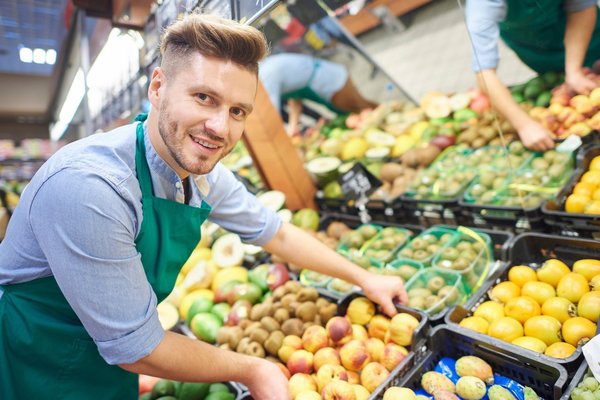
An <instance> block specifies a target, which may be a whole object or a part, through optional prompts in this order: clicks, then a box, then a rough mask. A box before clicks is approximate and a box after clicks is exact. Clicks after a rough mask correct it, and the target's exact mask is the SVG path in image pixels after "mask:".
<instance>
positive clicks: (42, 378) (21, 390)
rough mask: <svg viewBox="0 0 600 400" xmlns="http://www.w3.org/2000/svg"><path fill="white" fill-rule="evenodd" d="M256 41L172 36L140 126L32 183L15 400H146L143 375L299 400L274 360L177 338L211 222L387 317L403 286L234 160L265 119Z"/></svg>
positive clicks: (4, 264) (6, 344)
mask: <svg viewBox="0 0 600 400" xmlns="http://www.w3.org/2000/svg"><path fill="white" fill-rule="evenodd" d="M266 52H267V45H266V42H265V39H264V37H263V36H262V34H261V33H260V32H258V31H257V30H256V29H254V28H251V27H247V26H244V25H240V24H238V23H235V22H232V21H227V20H222V19H219V18H216V17H210V16H201V15H192V16H189V17H187V18H186V19H184V20H183V21H179V22H177V23H175V24H174V25H172V26H170V27H169V28H168V29H167V31H166V32H165V35H164V37H163V40H162V43H161V54H162V63H161V67H159V68H157V69H156V70H155V71H154V72H153V74H152V79H151V82H150V86H149V89H148V97H149V99H150V102H151V103H152V111H151V112H150V114H149V115H148V117H147V120H146V118H145V116H141V118H139V120H138V122H136V123H134V124H132V125H128V126H125V127H122V128H119V129H116V130H114V131H111V132H108V133H103V134H97V135H93V136H90V137H89V138H86V139H83V140H80V141H77V142H75V143H72V144H70V145H68V146H65V147H64V148H63V149H61V150H60V151H59V152H58V153H56V154H55V155H54V156H53V157H52V158H51V159H50V160H48V162H46V163H45V164H44V165H43V166H42V168H41V169H40V170H39V171H38V173H37V174H36V175H35V177H34V178H33V179H32V181H31V183H30V185H29V186H28V188H27V190H25V192H24V193H23V196H22V198H21V202H20V204H19V206H18V207H17V209H16V210H15V213H14V215H13V217H12V219H11V221H10V224H9V227H8V231H7V235H6V238H5V240H4V241H3V242H2V243H1V244H0V296H1V297H0V382H1V384H0V398H1V399H3V400H13V399H33V398H38V397H40V396H43V397H44V398H48V399H61V400H65V399H77V400H80V399H86V400H87V399H104V400H106V399H136V398H137V379H138V378H137V374H138V373H143V374H147V375H153V376H158V377H162V378H167V379H174V380H179V381H188V382H199V381H202V382H209V381H210V382H212V381H227V380H232V381H239V382H242V383H244V384H246V385H247V386H248V387H249V389H250V391H251V392H252V395H253V397H254V398H255V399H257V400H263V399H274V400H282V399H287V398H289V393H288V386H287V381H286V378H285V376H284V375H283V373H282V372H281V371H280V370H279V368H278V367H277V366H276V365H275V364H273V363H271V362H269V361H266V360H264V359H260V358H256V357H250V356H246V355H242V354H237V353H234V352H230V351H225V350H221V349H218V348H216V347H214V346H211V345H209V344H206V343H203V342H201V341H198V340H192V339H189V338H187V337H185V336H182V335H179V334H176V333H173V332H164V331H163V330H162V328H161V326H160V323H159V321H158V317H157V312H156V305H157V302H159V301H161V300H162V299H164V298H165V297H166V296H167V295H168V294H169V293H170V292H171V290H172V288H173V285H174V283H175V279H176V277H177V274H178V273H179V269H180V267H181V266H182V265H183V263H184V262H185V261H186V259H187V258H188V256H189V255H190V253H191V252H192V250H193V249H194V248H195V247H196V245H197V243H198V241H199V240H200V225H201V224H202V222H204V221H205V220H206V219H207V218H208V219H210V220H212V221H214V222H215V223H218V224H219V225H221V226H223V227H224V228H226V229H228V230H230V231H232V232H236V233H238V234H239V235H240V236H241V237H242V239H243V240H244V241H246V242H248V243H253V244H255V245H260V246H264V247H265V248H266V249H267V250H268V251H270V252H272V253H274V254H277V255H279V256H281V257H282V258H285V259H287V260H289V261H290V262H292V263H294V264H297V265H299V266H301V267H305V268H310V269H313V270H316V271H319V272H322V273H326V274H329V275H333V276H337V277H339V278H342V279H345V280H347V281H349V282H352V283H354V284H357V285H359V286H361V287H362V288H363V290H364V291H365V293H366V294H367V295H368V296H369V297H370V298H371V299H372V300H374V301H375V302H377V303H379V304H380V305H381V306H382V307H383V309H384V310H385V312H386V313H388V314H390V315H393V314H394V313H395V308H394V306H393V303H392V300H393V299H394V298H397V299H400V300H401V301H403V302H406V300H407V299H406V292H405V290H404V288H403V286H402V282H401V280H400V279H399V278H395V277H383V276H379V275H373V274H370V273H368V272H366V271H365V270H363V269H361V268H359V267H357V266H356V265H354V264H352V263H350V262H349V261H347V260H346V259H344V258H342V257H341V256H339V255H337V254H336V253H334V252H332V251H331V250H329V249H328V248H327V247H325V246H324V245H323V244H322V243H320V242H319V241H317V240H316V239H315V238H313V237H311V236H309V235H307V234H306V233H304V232H303V231H301V230H300V229H297V228H295V227H294V226H292V225H290V224H286V223H282V222H281V221H280V220H279V219H278V217H277V216H276V214H274V213H273V212H270V211H268V210H266V209H265V208H263V207H262V206H261V205H260V203H259V202H258V201H257V200H256V198H254V197H253V196H252V195H251V194H249V193H248V192H247V191H246V190H245V189H244V187H243V186H242V185H241V184H240V183H239V182H238V181H237V180H236V179H235V177H234V176H233V175H232V174H231V172H229V171H228V170H227V169H225V168H224V167H223V166H222V165H221V164H220V163H219V161H220V160H221V159H222V158H223V157H224V156H225V155H226V154H228V153H229V152H230V151H231V149H232V148H233V146H234V145H235V143H236V142H237V141H238V140H239V139H240V137H241V135H242V133H243V131H244V124H245V120H246V117H247V116H248V114H249V113H250V112H252V107H253V104H254V98H255V95H256V90H257V73H258V61H259V60H260V59H261V58H262V57H263V56H264V55H265V53H266Z"/></svg>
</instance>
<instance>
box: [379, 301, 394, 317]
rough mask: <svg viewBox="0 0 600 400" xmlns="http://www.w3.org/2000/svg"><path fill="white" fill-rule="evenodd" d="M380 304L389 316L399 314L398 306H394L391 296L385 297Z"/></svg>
mask: <svg viewBox="0 0 600 400" xmlns="http://www.w3.org/2000/svg"><path fill="white" fill-rule="evenodd" d="M379 305H380V306H381V309H382V310H383V312H384V313H385V314H386V315H387V316H388V317H393V316H394V315H396V314H398V311H397V310H396V306H394V303H393V302H392V299H391V298H389V297H386V298H385V299H383V300H382V302H381V304H379Z"/></svg>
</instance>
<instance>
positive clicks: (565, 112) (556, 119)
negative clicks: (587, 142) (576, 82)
mask: <svg viewBox="0 0 600 400" xmlns="http://www.w3.org/2000/svg"><path fill="white" fill-rule="evenodd" d="M586 76H587V77H588V78H590V79H592V80H593V81H594V82H596V84H598V85H600V75H597V74H595V73H594V72H593V71H591V70H589V69H586ZM599 107H600V88H596V89H594V90H593V91H592V92H591V93H590V94H589V96H588V95H583V94H577V93H576V92H575V91H574V90H572V89H571V88H570V87H569V86H568V85H567V84H565V83H563V84H562V85H560V86H558V87H556V88H555V89H554V90H552V98H551V99H550V105H549V106H548V107H547V108H546V107H544V106H538V107H534V108H532V109H531V110H530V111H529V115H530V116H531V117H532V118H534V119H535V120H537V121H538V122H539V123H540V124H541V125H542V126H543V127H544V128H546V129H548V130H549V131H551V132H553V133H554V134H555V135H556V136H557V137H558V138H560V139H562V138H566V137H567V136H569V135H578V136H586V135H587V134H589V133H590V132H591V131H592V130H595V129H600V113H598V111H599Z"/></svg>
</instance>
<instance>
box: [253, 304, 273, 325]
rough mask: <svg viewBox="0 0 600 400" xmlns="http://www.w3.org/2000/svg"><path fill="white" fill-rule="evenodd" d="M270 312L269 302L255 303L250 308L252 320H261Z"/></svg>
mask: <svg viewBox="0 0 600 400" xmlns="http://www.w3.org/2000/svg"><path fill="white" fill-rule="evenodd" d="M268 313H269V305H267V304H255V305H253V306H252V309H251V310H250V319H251V320H252V321H260V320H261V319H262V318H263V317H264V316H266V315H268Z"/></svg>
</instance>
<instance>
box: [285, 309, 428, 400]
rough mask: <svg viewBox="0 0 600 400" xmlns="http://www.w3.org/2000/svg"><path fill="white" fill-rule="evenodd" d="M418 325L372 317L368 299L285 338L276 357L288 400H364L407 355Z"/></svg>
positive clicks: (409, 319) (404, 318)
mask: <svg viewBox="0 0 600 400" xmlns="http://www.w3.org/2000/svg"><path fill="white" fill-rule="evenodd" d="M418 324H419V321H418V319H416V318H415V317H413V316H412V315H409V314H406V313H399V314H397V315H396V316H394V317H393V318H392V319H390V318H388V317H386V316H383V315H379V314H376V310H375V307H374V305H373V303H371V302H370V301H369V300H368V299H366V298H364V297H356V298H354V299H353V300H352V301H351V302H350V303H349V305H348V309H347V313H346V316H335V317H333V318H331V319H330V320H328V322H327V323H326V324H325V325H324V326H317V325H313V326H310V327H309V328H307V329H306V331H305V332H304V334H303V335H302V337H295V338H293V339H291V338H290V339H288V343H287V345H286V351H285V352H282V354H281V355H280V358H281V360H282V361H284V362H285V363H286V365H287V370H288V371H289V374H290V381H289V388H290V392H291V395H292V398H294V399H326V400H333V399H356V400H365V399H367V398H368V397H369V396H370V393H372V392H373V391H374V390H375V389H376V388H377V387H378V386H379V385H380V384H381V383H383V382H384V381H385V379H386V378H387V377H388V376H389V374H390V372H391V371H392V370H393V369H394V368H395V367H396V366H397V365H398V364H400V363H401V362H402V360H404V358H405V357H406V356H407V355H408V349H407V347H408V346H410V345H411V343H412V336H413V332H414V330H415V329H416V328H417V326H418ZM282 355H283V357H281V356H282Z"/></svg>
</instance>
